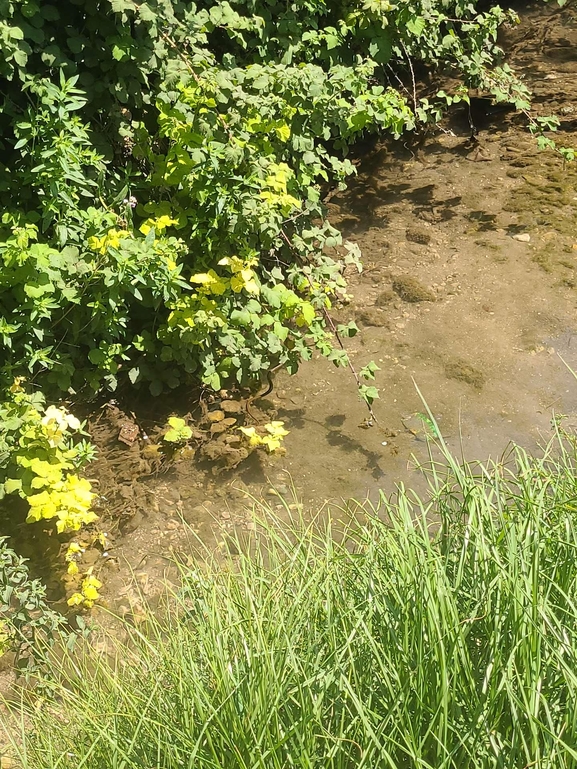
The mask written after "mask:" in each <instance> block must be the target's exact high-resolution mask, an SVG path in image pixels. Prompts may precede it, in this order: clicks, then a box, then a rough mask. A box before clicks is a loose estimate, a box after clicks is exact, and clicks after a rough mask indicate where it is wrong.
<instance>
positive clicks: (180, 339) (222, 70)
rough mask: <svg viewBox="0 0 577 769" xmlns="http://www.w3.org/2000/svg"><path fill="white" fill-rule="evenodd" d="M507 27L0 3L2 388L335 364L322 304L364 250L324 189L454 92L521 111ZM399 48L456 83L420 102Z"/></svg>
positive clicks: (340, 13)
mask: <svg viewBox="0 0 577 769" xmlns="http://www.w3.org/2000/svg"><path fill="white" fill-rule="evenodd" d="M507 19H514V15H513V14H510V13H509V12H507V13H506V12H504V11H502V10H501V9H499V8H498V7H495V8H492V9H490V10H488V11H485V12H479V10H478V9H477V8H476V4H475V3H470V2H463V0H450V1H449V2H444V0H443V2H441V1H440V0H438V1H436V2H428V1H427V2H424V1H422V0H411V2H403V3H400V4H398V5H394V4H391V3H389V2H381V0H378V1H375V2H373V1H372V0H366V1H365V2H360V0H351V2H346V3H343V4H334V3H327V2H324V0H310V1H309V2H306V3H294V4H288V5H287V4H286V3H283V2H268V1H267V2H257V1H256V0H237V2H234V1H233V2H227V1H226V0H219V1H218V2H199V3H198V4H186V3H180V2H170V1H167V2H162V3H160V2H156V1H155V0H152V1H151V2H149V3H138V4H137V3H135V2H133V0H105V2H102V3H96V2H94V0H75V1H74V2H72V0H68V1H67V2H65V3H64V4H63V3H59V4H54V5H51V4H45V3H36V2H34V0H26V1H25V2H22V1H21V0H17V1H16V0H15V2H11V3H6V4H4V6H2V8H0V34H1V35H2V38H3V41H4V45H3V47H2V52H1V54H0V80H1V81H2V86H3V87H2V89H1V90H2V96H1V97H0V99H1V100H3V102H2V107H3V118H2V121H0V140H1V141H2V143H3V162H4V165H3V166H0V190H2V192H3V194H4V199H5V200H6V201H7V207H6V209H5V211H4V214H3V217H2V227H1V228H0V255H1V257H2V258H1V260H0V347H1V348H2V361H3V362H2V365H1V366H0V384H2V382H3V384H4V386H10V385H11V383H12V380H13V378H14V376H16V375H24V376H38V375H43V376H42V377H41V381H42V386H43V387H44V388H46V389H47V390H50V388H52V390H54V391H57V390H61V391H67V390H68V389H69V388H72V389H73V390H74V391H78V390H79V389H80V388H82V387H83V386H84V385H85V383H88V386H89V388H90V390H98V389H100V388H103V387H104V388H108V389H112V390H113V389H115V388H116V387H117V385H118V383H119V382H128V381H130V382H132V383H133V384H136V385H139V384H140V383H145V384H146V385H147V386H148V387H150V389H151V392H152V393H153V394H158V393H160V392H161V391H162V390H163V389H165V388H172V387H177V386H178V385H179V384H180V383H182V382H183V381H184V380H185V379H186V378H187V377H190V376H192V377H193V378H194V379H196V380H197V381H198V380H201V381H202V382H203V383H204V384H207V385H209V386H211V387H213V388H215V389H218V388H219V387H220V386H221V385H222V384H223V383H225V382H230V381H231V380H232V381H233V382H234V381H236V382H239V383H241V384H243V385H247V384H251V383H254V382H258V381H259V379H260V378H261V377H262V375H263V372H264V371H266V370H268V369H270V368H272V367H275V366H277V365H279V364H280V365H284V366H286V367H288V368H289V370H291V371H294V370H295V369H296V368H297V367H298V365H299V363H300V361H302V360H303V359H307V358H309V357H310V355H311V349H312V348H314V347H315V346H316V347H317V348H318V349H320V350H321V351H322V352H323V353H325V354H327V355H329V356H330V357H331V359H332V360H334V362H335V364H337V365H344V364H346V363H347V358H346V354H345V353H344V352H343V351H342V350H340V349H339V350H335V349H334V348H333V345H332V343H331V334H330V333H328V331H327V329H326V328H325V324H326V317H325V311H326V310H327V308H328V307H330V304H331V302H332V301H334V298H335V296H336V295H337V294H338V293H342V292H343V291H344V290H345V286H346V282H345V280H344V277H343V270H344V267H345V266H346V264H347V262H355V263H356V262H357V257H358V254H356V252H355V249H353V248H352V247H351V246H349V247H343V245H344V244H343V243H342V239H341V236H340V234H339V233H338V232H337V231H336V230H334V229H333V228H332V227H330V226H329V225H328V223H327V222H326V221H325V220H324V209H323V206H322V204H321V202H320V198H321V189H322V187H321V185H324V184H326V183H339V182H341V183H342V182H344V180H345V179H346V177H347V176H348V175H350V174H351V173H353V172H354V167H353V165H352V164H351V163H350V162H349V161H348V160H346V158H344V155H346V152H347V149H348V146H349V144H350V143H351V142H353V141H355V139H356V138H357V137H358V136H360V135H361V134H364V133H367V132H371V131H373V132H374V131H386V132H389V133H391V134H393V135H394V136H399V135H400V134H402V133H403V132H405V131H407V130H412V129H413V128H414V126H415V124H416V123H417V122H419V121H420V122H422V121H429V120H435V119H437V118H438V116H439V115H440V113H441V108H442V104H443V103H446V100H447V98H449V100H451V99H453V98H454V99H461V98H465V99H466V98H467V97H466V87H465V86H469V85H471V86H482V87H487V88H489V89H490V90H491V91H492V92H493V93H494V94H495V96H496V98H498V99H511V100H514V101H515V102H516V103H517V104H518V105H519V106H524V107H527V106H528V102H527V95H526V91H524V90H523V88H522V87H521V86H520V84H519V83H518V81H516V80H515V78H514V77H513V75H512V73H510V72H509V71H508V70H506V69H505V68H499V67H498V66H497V67H496V66H495V64H496V62H497V60H498V57H499V49H498V47H497V46H496V43H495V38H496V32H497V30H498V28H499V26H500V25H501V24H502V23H504V22H505V21H506V20H507ZM410 61H413V62H414V63H415V65H417V64H418V63H422V64H423V65H424V66H434V67H437V66H443V67H446V68H448V69H450V70H451V71H452V72H453V74H456V75H457V76H459V77H460V78H461V79H462V84H463V85H462V87H458V88H457V90H456V92H455V94H453V95H452V96H450V97H447V96H446V94H441V95H440V96H439V98H438V99H437V100H435V102H434V103H433V102H429V101H428V100H426V99H423V100H421V101H420V102H418V103H412V97H410V96H409V94H410V92H411V90H412V89H409V90H407V91H404V90H398V82H399V81H398V80H397V79H395V77H390V73H391V72H395V73H397V74H399V75H401V77H403V76H404V75H405V74H406V75H407V76H409V75H410V72H411V67H410V66H409V62H410ZM411 66H412V65H411ZM463 89H464V90H463ZM231 260H232V261H231ZM207 275H208V276H209V277H210V279H211V281H212V283H210V284H209V282H208V280H207V279H206V277H205V276H207ZM243 276H248V277H243ZM346 330H347V329H346V327H344V329H343V333H346ZM373 389H374V388H373ZM363 392H364V391H363Z"/></svg>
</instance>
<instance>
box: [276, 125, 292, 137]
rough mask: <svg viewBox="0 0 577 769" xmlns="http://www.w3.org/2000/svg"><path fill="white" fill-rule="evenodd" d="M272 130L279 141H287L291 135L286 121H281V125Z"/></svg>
mask: <svg viewBox="0 0 577 769" xmlns="http://www.w3.org/2000/svg"><path fill="white" fill-rule="evenodd" d="M274 130H275V132H276V135H277V136H278V138H279V139H280V140H281V142H288V140H289V139H290V135H291V129H290V126H288V125H287V124H286V123H283V124H282V125H280V126H277V127H276V128H275V129H274Z"/></svg>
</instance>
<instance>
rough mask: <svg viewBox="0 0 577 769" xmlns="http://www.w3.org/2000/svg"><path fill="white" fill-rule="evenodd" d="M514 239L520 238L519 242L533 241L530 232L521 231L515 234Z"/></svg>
mask: <svg viewBox="0 0 577 769" xmlns="http://www.w3.org/2000/svg"><path fill="white" fill-rule="evenodd" d="M513 240H518V241H519V243H529V242H530V241H531V236H530V235H529V233H528V232H520V233H518V234H517V235H513Z"/></svg>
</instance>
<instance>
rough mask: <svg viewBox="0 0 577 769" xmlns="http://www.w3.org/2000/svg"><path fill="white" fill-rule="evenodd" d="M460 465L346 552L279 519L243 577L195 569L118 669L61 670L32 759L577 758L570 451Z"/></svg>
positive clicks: (368, 519)
mask: <svg viewBox="0 0 577 769" xmlns="http://www.w3.org/2000/svg"><path fill="white" fill-rule="evenodd" d="M445 461H446V462H447V466H446V467H444V466H441V465H440V464H434V465H433V466H432V469H431V470H430V471H429V475H428V478H429V484H430V493H429V495H428V496H427V497H426V498H423V499H420V498H419V497H418V496H417V495H416V494H414V493H413V492H411V491H408V490H405V489H404V488H401V489H399V491H398V495H397V498H396V501H394V502H393V501H387V500H386V499H385V497H384V496H383V497H382V499H381V505H380V509H379V516H377V515H375V511H373V510H372V509H371V507H370V506H368V505H365V506H364V512H365V519H364V522H360V523H356V524H351V525H349V526H345V530H344V531H343V532H341V536H340V537H339V538H338V541H335V537H334V535H335V529H334V527H333V526H331V522H330V521H329V522H326V523H325V524H323V523H321V519H320V518H319V519H318V520H317V521H315V522H313V523H311V524H310V525H307V526H305V525H304V524H301V525H300V526H296V527H294V528H289V530H287V529H286V527H285V526H284V525H283V524H282V523H281V524H279V522H278V521H274V519H270V518H269V519H268V523H265V524H264V525H263V526H262V527H261V529H260V535H259V543H260V544H259V547H257V548H249V549H251V550H252V554H251V555H245V554H241V555H240V556H239V557H238V558H237V559H236V561H235V563H234V565H233V566H232V568H231V569H230V570H228V569H226V568H222V567H220V568H219V567H217V566H214V567H212V568H209V569H208V571H207V570H206V569H201V568H198V569H197V568H191V569H185V570H183V580H184V585H183V588H182V590H181V591H180V592H179V593H178V594H177V595H175V596H172V597H171V598H170V599H169V603H168V608H169V611H168V614H167V616H166V617H165V619H154V618H153V617H150V618H149V623H148V630H147V631H146V632H144V633H141V632H138V631H137V630H134V629H133V630H130V628H128V627H127V628H126V630H127V632H128V633H129V636H130V641H129V643H128V645H127V646H123V645H122V644H120V643H117V646H116V648H117V656H116V660H115V661H113V662H112V663H111V664H109V663H107V662H105V661H104V660H102V659H99V661H98V662H97V661H96V658H95V656H94V655H95V652H92V653H90V652H89V653H88V654H87V656H86V657H85V658H83V659H80V660H79V659H74V667H71V666H69V667H67V665H66V662H65V663H64V665H63V668H64V669H68V670H70V669H74V670H75V675H74V677H73V679H70V677H66V676H65V685H64V687H58V688H57V690H56V691H57V693H58V695H59V697H60V698H61V700H59V702H60V705H59V706H57V708H56V710H52V711H50V710H36V711H34V713H33V714H28V715H29V716H30V715H31V717H32V722H30V721H26V722H25V723H26V724H27V726H26V730H25V732H24V733H25V736H26V756H25V758H23V767H25V769H40V768H41V767H42V768H44V767H46V766H51V767H60V768H61V769H67V768H68V767H70V769H73V768H74V769H75V768H76V767H78V766H82V767H85V768H86V769H110V767H123V768H124V769H130V768H133V769H143V767H152V766H154V767H158V769H173V768H174V769H176V767H179V768H180V767H190V768H192V767H195V769H200V768H203V767H207V769H208V767H211V769H216V767H222V769H234V768H235V767H239V768H240V767H242V768H243V769H248V767H263V769H264V768H265V767H266V769H274V768H275V767H278V769H285V768H286V767H289V766H290V767H307V768H308V769H312V768H313V767H319V769H320V767H323V769H324V768H326V767H333V768H334V769H345V767H346V769H350V767H353V766H354V767H367V768H368V767H371V769H373V768H374V767H389V769H402V768H403V767H407V769H408V767H423V768H424V767H427V768H428V769H449V768H451V769H457V768H458V769H466V768H467V767H471V769H473V767H474V768H475V769H480V768H485V767H486V768H489V767H527V766H539V767H542V768H543V769H553V768H555V769H566V768H567V767H572V766H575V765H577V738H576V735H577V672H576V671H577V606H576V604H575V595H576V589H577V559H576V558H575V553H576V549H577V510H576V507H575V498H576V492H577V481H576V472H577V467H576V461H575V451H574V448H573V447H569V448H567V447H565V446H563V445H562V444H559V445H557V447H556V449H555V450H553V449H552V448H549V449H548V450H547V451H546V453H545V455H544V457H542V458H540V459H532V458H530V457H529V456H527V454H526V453H525V452H524V451H523V450H522V449H516V450H515V452H514V455H513V459H512V460H511V461H510V463H509V464H508V465H507V466H504V465H503V464H501V463H496V464H495V463H492V464H491V463H490V464H487V465H483V466H481V465H478V466H470V465H469V466H464V467H461V466H459V465H458V464H457V463H456V462H455V461H454V460H453V459H452V457H450V455H449V454H448V453H447V452H446V450H445ZM355 512H356V514H357V515H358V514H360V513H361V512H362V507H359V509H357V510H356V511H355ZM348 513H350V511H348ZM432 520H435V521H436V523H435V524H432V523H431V521H432ZM240 549H241V553H242V551H243V548H242V547H241V548H240ZM244 550H246V548H244ZM111 643H112V640H111ZM60 709H62V712H63V713H65V714H66V718H65V720H64V719H63V718H61V716H60V714H59V710H60Z"/></svg>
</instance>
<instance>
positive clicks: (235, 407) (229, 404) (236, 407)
mask: <svg viewBox="0 0 577 769" xmlns="http://www.w3.org/2000/svg"><path fill="white" fill-rule="evenodd" d="M220 408H221V409H222V410H223V411H224V412H225V413H227V414H240V412H241V411H242V404H241V403H239V402H238V401H223V402H222V403H221V404H220ZM213 413H216V412H213ZM209 418H210V416H209Z"/></svg>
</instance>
